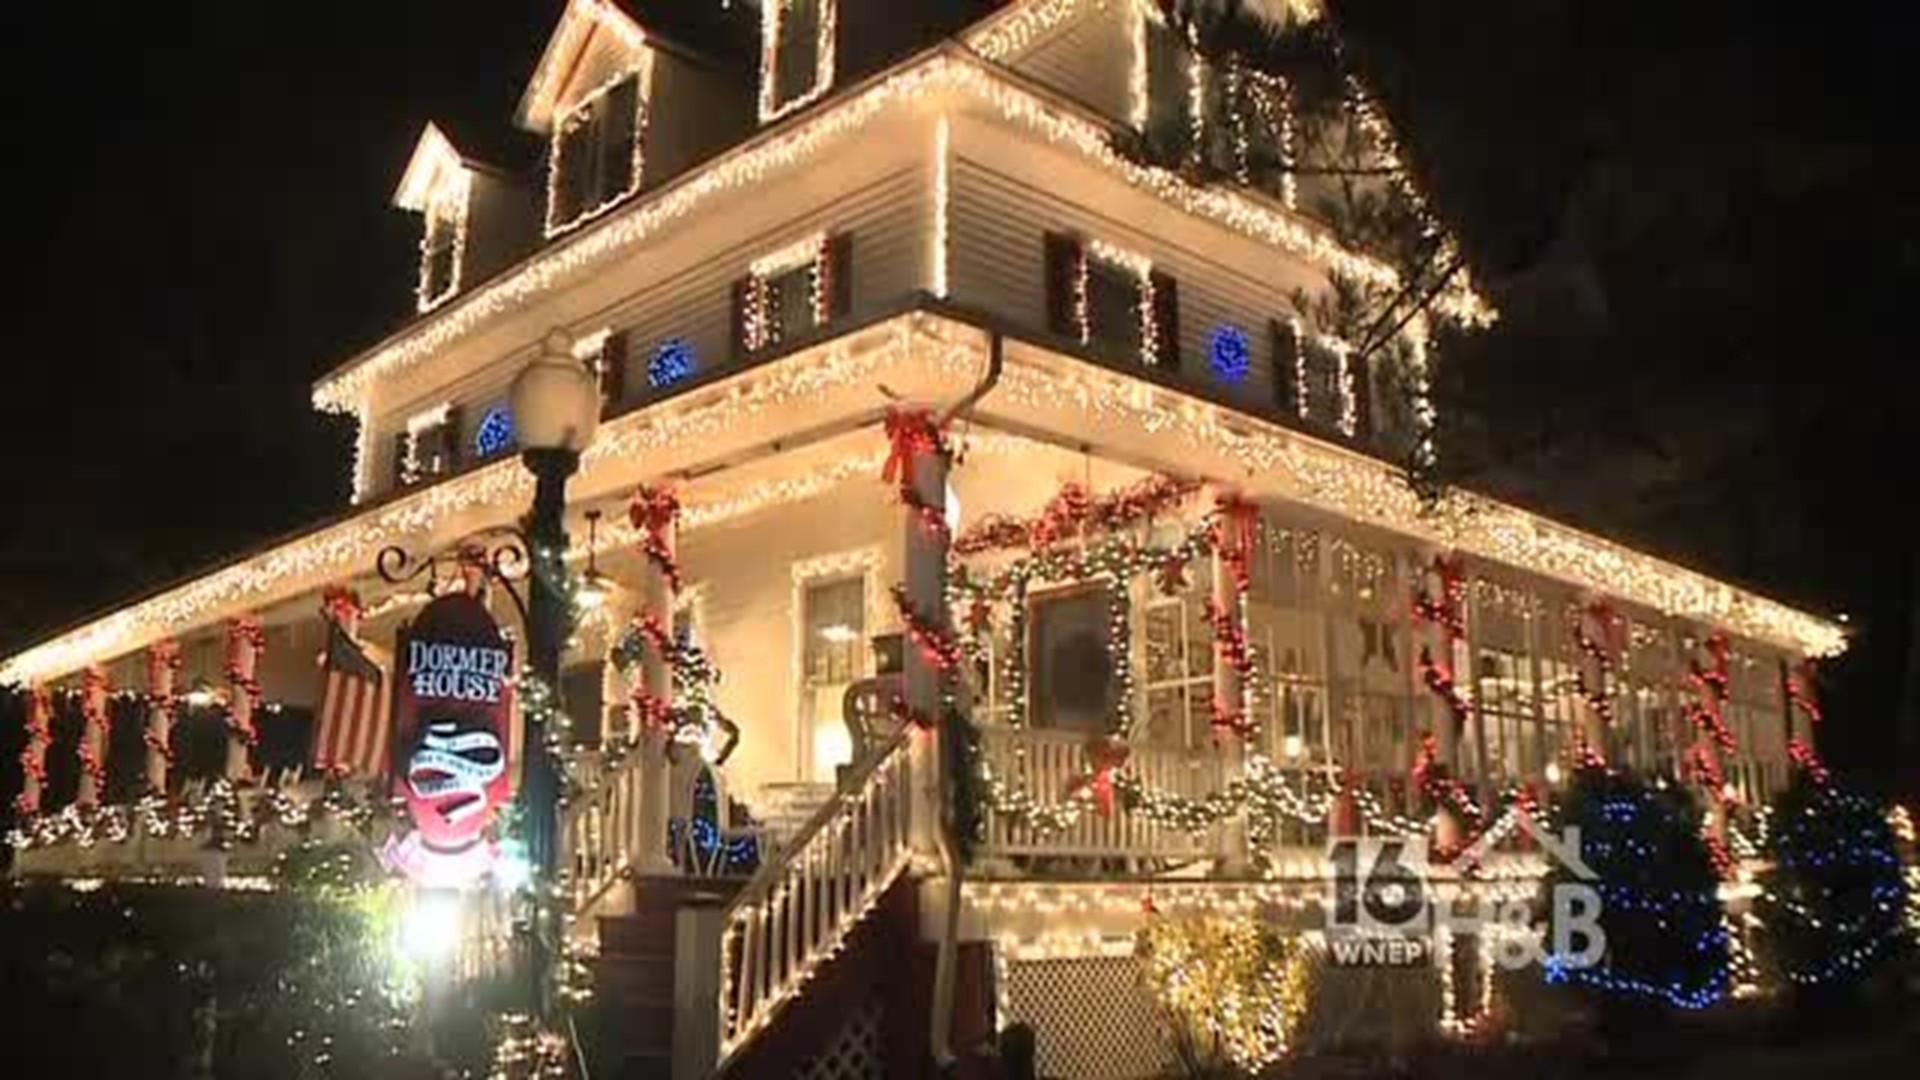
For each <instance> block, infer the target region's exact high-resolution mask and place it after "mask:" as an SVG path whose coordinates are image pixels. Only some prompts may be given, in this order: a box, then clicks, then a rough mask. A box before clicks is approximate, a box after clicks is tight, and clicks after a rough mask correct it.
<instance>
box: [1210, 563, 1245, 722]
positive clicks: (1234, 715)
mask: <svg viewBox="0 0 1920 1080" xmlns="http://www.w3.org/2000/svg"><path fill="white" fill-rule="evenodd" d="M1204 615H1205V618H1206V620H1207V626H1208V628H1209V629H1211V630H1212V631H1213V648H1214V653H1215V655H1216V656H1217V658H1218V662H1219V663H1222V664H1225V665H1226V666H1227V667H1228V668H1230V669H1232V671H1233V672H1234V674H1236V675H1238V676H1239V677H1240V684H1241V686H1243V687H1244V686H1246V685H1247V683H1248V682H1249V681H1251V680H1252V679H1253V677H1254V673H1253V650H1252V648H1250V647H1249V646H1248V644H1247V631H1246V629H1245V628H1244V627H1242V626H1241V625H1240V620H1239V619H1238V618H1237V617H1236V616H1235V613H1234V612H1231V611H1228V610H1226V609H1224V608H1222V607H1221V606H1220V605H1219V604H1216V603H1214V602H1213V599H1212V598H1211V597H1209V598H1208V599H1207V602H1206V607H1205V611H1204ZM1212 724H1213V727H1214V729H1215V731H1216V732H1217V731H1231V732H1233V733H1234V734H1235V735H1238V736H1240V737H1241V738H1243V739H1246V738H1251V737H1252V736H1253V734H1254V724H1253V719H1252V718H1251V717H1249V716H1248V715H1247V710H1246V707H1245V705H1244V704H1243V703H1242V702H1238V701H1222V700H1221V699H1220V696H1219V695H1218V694H1216V695H1214V698H1213V721H1212Z"/></svg>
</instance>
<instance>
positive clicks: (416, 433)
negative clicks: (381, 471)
mask: <svg viewBox="0 0 1920 1080" xmlns="http://www.w3.org/2000/svg"><path fill="white" fill-rule="evenodd" d="M459 438H460V410H459V408H458V407H456V406H454V405H451V404H442V405H436V406H434V407H433V408H431V409H427V410H425V411H423V412H419V413H415V414H414V415H413V416H411V417H409V418H408V419H407V427H406V430H405V431H401V432H398V433H396V434H395V435H394V448H393V450H394V454H393V473H394V476H393V479H394V486H395V487H405V486H407V485H409V484H417V483H419V482H420V481H422V480H425V479H428V478H430V477H436V476H445V475H447V474H448V473H451V472H452V471H453V469H454V466H456V465H458V464H459V454H460V446H459V441H458V440H459Z"/></svg>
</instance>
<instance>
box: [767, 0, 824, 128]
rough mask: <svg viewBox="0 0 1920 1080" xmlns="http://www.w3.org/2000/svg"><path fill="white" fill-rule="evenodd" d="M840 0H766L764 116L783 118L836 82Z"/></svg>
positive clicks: (769, 119)
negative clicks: (836, 27) (836, 19)
mask: <svg viewBox="0 0 1920 1080" xmlns="http://www.w3.org/2000/svg"><path fill="white" fill-rule="evenodd" d="M837 6H838V0H766V2H765V4H764V5H763V12H764V13H763V14H762V15H761V17H760V120H761V122H762V123H766V122H769V121H773V120H777V119H779V118H780V117H782V116H785V115H786V114H787V113H790V112H792V111H793V110H795V109H798V108H800V107H801V106H803V105H805V104H807V103H808V102H810V101H812V100H814V99H815V98H817V97H819V96H820V95H821V94H824V93H826V91H827V88H828V87H829V86H831V85H833V52H834V48H833V39H834V16H835V14H836V12H835V9H836V7H837Z"/></svg>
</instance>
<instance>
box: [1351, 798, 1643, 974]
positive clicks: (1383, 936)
mask: <svg viewBox="0 0 1920 1080" xmlns="http://www.w3.org/2000/svg"><path fill="white" fill-rule="evenodd" d="M1520 827H1521V828H1523V829H1525V830H1526V831H1527V832H1528V833H1529V834H1530V835H1532V836H1533V838H1534V839H1535V841H1537V842H1538V843H1539V846H1540V848H1541V850H1542V851H1543V852H1545V854H1546V856H1547V858H1548V859H1550V860H1553V861H1556V862H1558V863H1559V864H1560V865H1561V866H1564V867H1565V868H1566V869H1567V870H1568V871H1569V873H1568V875H1567V876H1568V877H1569V878H1571V879H1572V880H1570V881H1563V882H1559V883H1557V884H1555V885H1554V886H1553V887H1552V888H1551V890H1549V891H1548V892H1547V893H1546V894H1545V895H1544V896H1532V895H1520V896H1516V895H1512V894H1510V893H1503V892H1501V891H1499V890H1494V889H1489V888H1484V887H1481V886H1483V885H1484V884H1485V883H1484V882H1474V881H1468V880H1464V879H1461V878H1459V877H1458V876H1456V875H1453V874H1452V873H1451V870H1450V867H1468V866H1477V865H1482V864H1483V863H1484V861H1485V858H1486V855H1487V852H1485V851H1484V850H1482V845H1481V844H1479V843H1476V844H1474V845H1471V846H1469V847H1468V848H1466V849H1465V850H1464V851H1462V852H1461V853H1460V855H1459V856H1458V857H1457V858H1456V859H1455V860H1453V862H1452V863H1450V864H1447V865H1444V866H1442V867H1440V868H1439V869H1441V870H1442V871H1445V872H1447V874H1448V880H1446V881H1443V882H1439V883H1436V882H1435V880H1434V870H1435V867H1434V866H1433V864H1432V862H1431V858H1430V854H1431V852H1430V849H1429V846H1428V843H1427V839H1426V838H1425V837H1379V838H1360V837H1347V838H1342V839H1337V840H1334V841H1332V842H1331V843H1329V844H1328V845H1327V864H1328V873H1327V881H1328V884H1329V887H1330V895H1329V896H1328V898H1327V909H1326V910H1327V923H1326V929H1327V949H1328V953H1329V955H1330V957H1331V959H1332V961H1333V963H1334V964H1335V965H1337V966H1342V967H1417V966H1421V965H1425V964H1430V963H1432V962H1433V948H1434V942H1435V941H1436V940H1437V939H1439V938H1441V937H1443V936H1445V935H1449V934H1451V935H1455V936H1459V935H1470V936H1475V937H1483V938H1486V939H1487V940H1488V942H1489V944H1490V945H1491V946H1492V950H1491V951H1492V955H1493V958H1494V963H1495V964H1496V965H1497V966H1498V967H1500V968H1503V969H1508V970H1512V969H1516V968H1522V967H1526V966H1527V965H1529V964H1537V963H1540V962H1541V960H1542V959H1543V957H1544V956H1545V955H1546V954H1547V953H1548V952H1551V953H1552V954H1553V955H1554V964H1555V966H1557V967H1567V968H1585V967H1591V966H1593V965H1595V964H1597V963H1599V962H1600V958H1601V957H1602V956H1604V955H1606V949H1607V936H1606V932H1605V931H1604V930H1602V929H1601V927H1600V892H1599V890H1598V889H1597V888H1596V887H1595V886H1594V884H1593V883H1594V881H1595V880H1596V876H1595V874H1594V872H1593V870H1592V869H1591V868H1590V867H1588V866H1587V864H1586V863H1585V862H1584V861H1583V860H1582V859H1581V858H1580V830H1579V829H1577V828H1568V829H1567V830H1566V831H1565V832H1564V833H1563V834H1562V835H1560V836H1557V837H1556V836H1553V835H1550V834H1547V833H1544V832H1541V831H1539V830H1536V829H1535V828H1534V826H1533V822H1532V821H1531V819H1529V818H1526V817H1524V816H1523V817H1522V818H1521V819H1520ZM1541 916H1544V922H1543V921H1542V919H1541Z"/></svg>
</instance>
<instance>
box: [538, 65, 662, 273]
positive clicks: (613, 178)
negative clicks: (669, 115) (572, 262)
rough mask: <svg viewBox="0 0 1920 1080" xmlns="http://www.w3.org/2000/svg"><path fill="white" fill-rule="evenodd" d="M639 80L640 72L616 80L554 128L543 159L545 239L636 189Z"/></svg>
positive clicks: (640, 158)
mask: <svg viewBox="0 0 1920 1080" xmlns="http://www.w3.org/2000/svg"><path fill="white" fill-rule="evenodd" d="M644 78H645V67H644V66H643V67H641V68H638V69H635V70H632V71H628V72H625V73H624V74H621V75H619V76H617V77H616V78H614V79H613V80H611V81H610V82H608V83H607V84H606V85H604V86H602V87H601V88H600V89H598V90H595V91H593V92H592V93H590V94H588V95H587V96H586V97H584V98H582V99H580V101H579V102H578V103H576V104H575V105H574V106H573V107H572V108H571V109H569V110H568V111H567V113H566V114H565V115H564V116H562V117H560V119H559V120H558V121H557V122H556V123H555V124H554V127H553V136H552V142H551V144H550V150H549V155H548V186H547V228H546V231H547V235H548V236H552V235H554V234H556V233H559V232H562V231H565V230H566V229H569V228H571V227H573V226H575V225H578V224H580V223H581V222H583V221H586V220H588V219H589V218H592V217H595V216H596V215H598V214H600V213H601V212H603V211H605V210H606V209H607V208H609V207H611V206H612V205H613V204H614V203H617V202H619V201H620V200H621V199H623V198H625V197H627V196H628V195H631V194H633V193H634V192H635V191H638V190H639V189H640V179H641V174H642V172H643V168H644V166H645V156H644V154H643V153H642V146H643V144H644V139H643V134H644V132H645V131H646V124H647V106H646V98H645V95H644V94H642V93H641V84H642V82H643V80H644Z"/></svg>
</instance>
